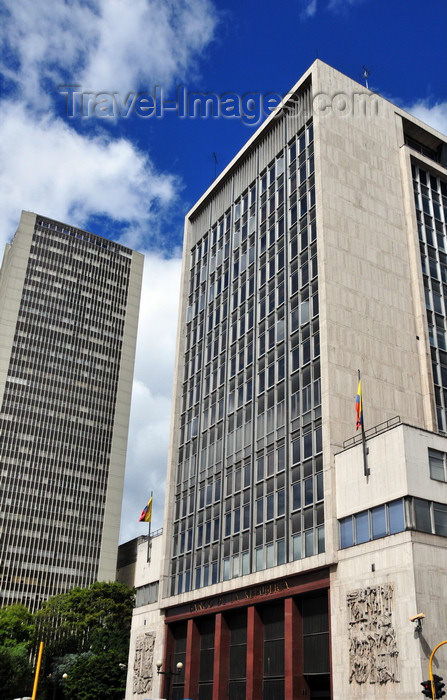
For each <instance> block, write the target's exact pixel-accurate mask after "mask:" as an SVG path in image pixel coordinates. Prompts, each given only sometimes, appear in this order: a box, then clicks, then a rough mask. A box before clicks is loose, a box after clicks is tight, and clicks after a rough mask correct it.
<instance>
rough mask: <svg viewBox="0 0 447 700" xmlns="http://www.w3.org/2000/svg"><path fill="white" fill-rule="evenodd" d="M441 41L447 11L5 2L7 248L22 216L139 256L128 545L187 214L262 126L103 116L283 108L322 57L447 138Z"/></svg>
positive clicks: (0, 98)
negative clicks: (115, 110) (186, 105)
mask: <svg viewBox="0 0 447 700" xmlns="http://www.w3.org/2000/svg"><path fill="white" fill-rule="evenodd" d="M446 29H447V5H446V3H445V2H444V0H424V2H420V0H388V2H385V1H384V0H282V1H281V0H276V2H273V0H257V2H255V1H254V0H239V1H238V2H236V0H215V1H214V2H212V1H211V0H77V1H76V0H71V1H70V2H62V1H61V0H40V1H39V2H38V3H36V2H34V1H33V0H4V1H3V3H1V4H0V47H1V55H0V90H1V94H0V107H1V118H0V246H1V248H3V245H4V243H5V242H6V241H7V240H9V239H10V238H11V236H12V235H13V233H14V231H15V228H16V226H17V223H18V221H19V218H20V211H21V210H22V209H27V210H30V211H35V212H38V213H41V214H44V215H46V216H50V217H54V218H56V219H59V220H61V221H66V222H67V223H71V224H74V225H78V226H81V227H83V228H86V229H88V230H91V231H93V232H94V233H98V234H101V235H106V236H109V237H112V238H116V239H119V240H121V241H122V242H124V243H126V244H128V245H131V246H132V247H135V248H136V249H137V250H139V251H141V252H144V253H145V256H146V264H145V276H144V283H143V294H142V303H141V321H140V331H139V338H138V348H137V360H136V371H135V381H134V392H133V402H132V411H131V426H130V435H129V451H128V462H127V471H126V482H125V494H124V501H123V518H122V526H121V538H120V540H121V541H126V540H128V539H131V538H132V537H135V536H137V535H138V534H142V533H143V532H144V531H145V527H144V526H143V525H142V524H139V523H138V522H137V521H138V517H139V513H140V511H141V509H142V508H143V506H144V505H145V502H146V500H147V495H148V494H149V493H150V491H151V490H152V491H154V510H153V527H154V528H155V529H156V528H158V527H161V525H162V522H163V498H164V486H163V484H164V473H165V468H166V456H167V442H168V433H169V423H170V398H171V380H172V369H173V360H174V346H175V333H176V321H177V319H176V314H177V297H178V288H179V274H180V255H181V244H182V237H183V219H184V215H185V213H186V212H187V211H188V209H189V208H190V206H191V205H192V204H193V203H194V202H195V201H196V200H197V199H198V198H199V197H200V195H201V194H202V193H203V192H204V190H205V189H206V188H207V187H208V186H209V185H210V184H211V182H212V180H213V178H214V173H215V172H217V173H219V172H220V171H221V170H222V169H223V168H224V167H225V165H226V164H227V163H228V162H229V161H230V160H231V159H232V158H233V156H234V155H235V153H236V152H237V151H238V149H239V148H240V147H242V146H243V144H244V143H245V141H246V140H247V139H248V138H249V137H250V136H251V135H252V133H253V132H254V130H255V128H256V127H255V126H254V125H249V124H247V123H244V120H242V119H240V118H238V117H228V116H227V117H223V116H216V117H210V116H209V117H207V118H204V117H201V118H200V117H196V118H192V117H184V118H182V117H180V116H179V114H177V112H176V110H175V109H173V110H171V111H168V110H166V109H164V110H163V115H162V116H155V115H154V114H152V116H146V117H141V116H138V115H137V114H136V111H135V109H131V110H129V114H128V116H127V117H123V116H117V115H116V114H115V116H111V113H110V110H109V112H107V110H104V111H103V112H101V110H100V107H101V104H102V105H103V107H107V100H106V97H105V96H106V95H107V94H108V95H111V94H112V93H115V95H116V96H117V98H116V99H118V100H121V102H122V103H123V104H126V98H127V97H128V95H129V94H131V96H132V94H136V93H142V92H144V93H147V95H149V97H148V100H149V102H146V103H145V104H146V106H148V105H149V106H150V99H151V97H150V96H153V95H154V94H155V92H154V91H155V88H156V86H158V87H157V90H158V93H157V94H162V95H163V97H162V99H163V100H168V99H169V100H175V97H176V92H177V89H178V87H179V86H184V88H183V89H184V90H185V91H186V92H187V93H188V94H190V93H193V92H206V93H213V94H215V95H216V97H217V98H218V99H219V100H220V101H221V102H222V100H223V99H224V96H225V95H227V94H228V93H232V94H236V95H239V96H241V97H242V96H243V95H247V94H248V93H258V94H261V95H263V96H265V95H268V94H271V93H274V94H276V95H284V94H286V93H287V91H288V90H289V89H290V88H291V87H292V85H293V84H294V83H295V82H296V81H297V80H298V78H299V77H300V76H301V75H302V73H303V72H304V71H305V70H306V69H307V68H308V67H309V66H310V65H311V63H312V62H313V60H314V59H315V58H317V57H318V58H320V59H322V60H323V61H326V62H327V63H329V64H331V65H332V66H334V67H335V68H337V69H338V70H340V71H342V72H343V73H346V74H347V75H348V76H350V77H351V78H353V79H355V80H358V81H359V82H362V81H363V79H362V68H363V66H366V67H367V68H368V69H369V71H370V75H369V87H370V88H371V89H373V90H375V91H376V92H378V93H379V94H381V95H383V96H384V97H386V98H387V99H390V100H391V101H393V102H395V103H397V104H398V105H399V106H401V107H403V108H404V109H407V110H409V111H411V112H412V113H414V114H416V115H417V116H419V117H420V118H421V119H423V120H424V121H426V122H428V123H430V124H431V125H432V126H434V127H435V128H438V129H439V130H441V131H444V133H445V132H446V129H447V71H446V68H447V49H446V45H447V43H446V41H445V36H446ZM66 85H77V86H80V87H78V88H77V90H78V92H80V93H87V92H90V93H93V95H97V94H99V93H101V94H102V98H99V97H98V98H95V97H93V98H92V102H91V113H90V116H88V113H87V112H85V116H81V115H80V108H79V103H78V111H77V112H76V114H77V116H73V117H71V116H68V115H67V99H66V94H64V90H65V92H66V91H67V89H66V88H61V86H66ZM77 99H79V98H77ZM86 99H87V98H84V100H86ZM100 99H103V100H105V101H103V102H102V103H101V104H100V103H99V100H100ZM110 99H111V98H110ZM95 100H96V102H95ZM71 104H72V103H71V102H70V101H69V107H70V105H71ZM84 104H86V102H84ZM129 104H130V103H129ZM95 105H96V107H95ZM140 106H141V105H140ZM122 111H125V110H122ZM148 112H150V110H148V111H147V112H146V114H148ZM101 114H102V115H103V116H101ZM104 114H109V116H104ZM213 154H216V157H217V163H216V162H215V158H214V156H213Z"/></svg>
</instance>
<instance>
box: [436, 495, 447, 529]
mask: <svg viewBox="0 0 447 700" xmlns="http://www.w3.org/2000/svg"><path fill="white" fill-rule="evenodd" d="M433 518H434V521H435V533H436V534H437V535H442V536H443V537H447V506H446V505H443V504H442V503H434V504H433Z"/></svg>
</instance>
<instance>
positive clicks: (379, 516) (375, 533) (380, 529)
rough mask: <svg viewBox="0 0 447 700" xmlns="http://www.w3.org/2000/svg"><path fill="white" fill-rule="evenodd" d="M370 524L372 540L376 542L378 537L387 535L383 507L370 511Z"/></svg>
mask: <svg viewBox="0 0 447 700" xmlns="http://www.w3.org/2000/svg"><path fill="white" fill-rule="evenodd" d="M371 524H372V537H373V540H376V539H377V538H378V537H385V535H386V534H387V530H386V513H385V506H379V507H378V508H373V509H372V511H371Z"/></svg>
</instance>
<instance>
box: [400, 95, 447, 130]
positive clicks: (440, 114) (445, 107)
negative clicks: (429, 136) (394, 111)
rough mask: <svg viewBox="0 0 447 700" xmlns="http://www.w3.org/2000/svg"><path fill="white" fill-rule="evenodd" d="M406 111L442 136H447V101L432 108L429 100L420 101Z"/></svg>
mask: <svg viewBox="0 0 447 700" xmlns="http://www.w3.org/2000/svg"><path fill="white" fill-rule="evenodd" d="M404 109H405V110H406V111H407V112H410V114H413V115H414V116H415V117H417V118H418V119H420V120H421V121H423V122H425V123H426V124H428V125H429V126H431V127H433V129H437V131H440V132H441V134H447V100H446V101H445V102H437V103H436V104H434V105H431V106H430V105H429V102H428V101H427V100H418V101H417V102H415V103H414V104H412V105H410V106H409V107H405V108H404Z"/></svg>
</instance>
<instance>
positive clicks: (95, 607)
mask: <svg viewBox="0 0 447 700" xmlns="http://www.w3.org/2000/svg"><path fill="white" fill-rule="evenodd" d="M134 594H135V592H134V590H133V589H131V588H129V587H128V586H126V585H124V584H121V583H102V582H97V583H94V584H92V585H91V586H90V588H74V589H73V590H71V591H69V592H68V593H65V594H63V595H58V596H54V597H53V598H50V599H49V600H48V601H46V603H44V605H43V607H42V609H41V610H39V611H38V612H37V613H35V619H36V627H37V630H38V632H37V635H38V638H39V639H42V640H43V641H44V642H45V647H46V663H45V671H44V674H45V678H47V679H48V678H49V677H50V683H51V687H49V688H48V693H50V692H51V693H53V694H54V695H55V696H57V697H59V695H60V693H61V692H62V693H63V696H64V698H70V700H71V699H72V700H83V698H88V699H89V700H95V699H98V700H102V698H107V700H109V698H110V700H113V699H114V698H115V697H117V698H120V699H121V698H122V697H123V696H124V693H125V686H126V673H125V672H124V671H123V667H125V666H127V656H128V652H129V639H130V626H131V621H132V610H133V607H134V602H135V595H134ZM89 674H90V676H89ZM88 679H90V680H88ZM104 689H106V692H105V690H104ZM101 693H102V695H101ZM114 693H115V694H116V695H114Z"/></svg>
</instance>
